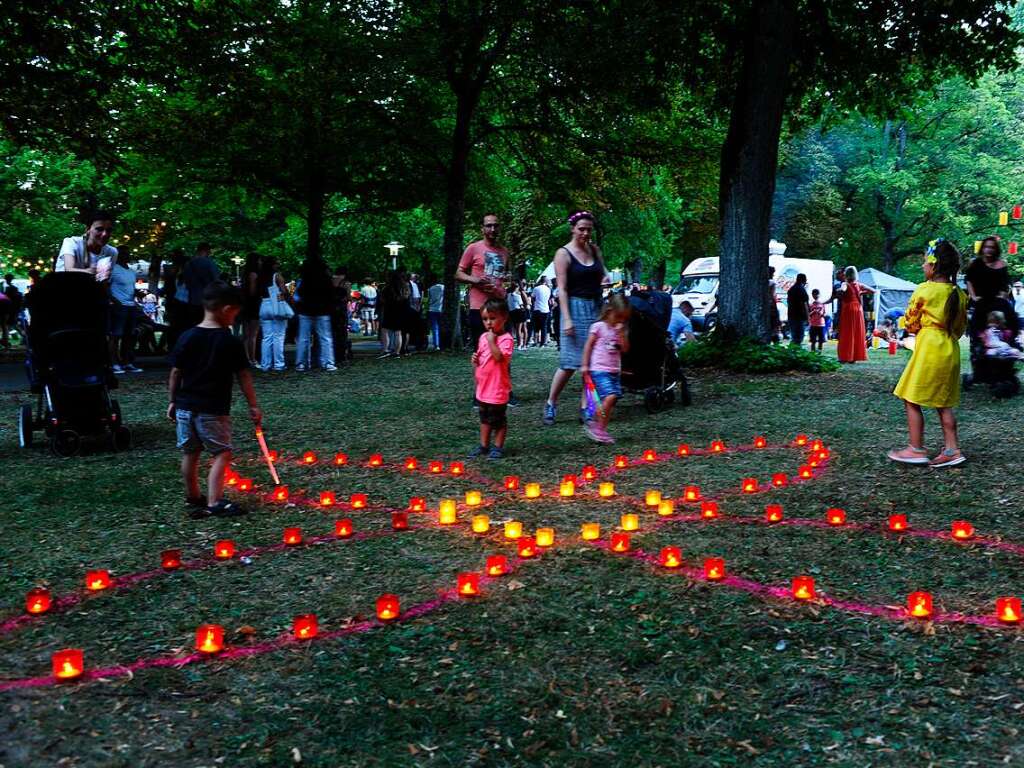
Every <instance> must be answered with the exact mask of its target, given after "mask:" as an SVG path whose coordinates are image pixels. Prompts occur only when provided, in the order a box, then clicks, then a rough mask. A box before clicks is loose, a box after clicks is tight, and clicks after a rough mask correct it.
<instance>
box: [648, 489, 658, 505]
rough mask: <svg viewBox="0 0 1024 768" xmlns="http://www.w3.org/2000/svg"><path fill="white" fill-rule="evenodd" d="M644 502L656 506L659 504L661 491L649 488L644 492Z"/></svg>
mask: <svg viewBox="0 0 1024 768" xmlns="http://www.w3.org/2000/svg"><path fill="white" fill-rule="evenodd" d="M644 504H646V505H647V506H648V507H657V506H658V505H659V504H661V491H656V490H653V489H652V490H649V491H647V492H646V493H645V494H644Z"/></svg>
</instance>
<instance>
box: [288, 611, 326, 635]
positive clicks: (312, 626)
mask: <svg viewBox="0 0 1024 768" xmlns="http://www.w3.org/2000/svg"><path fill="white" fill-rule="evenodd" d="M319 633H320V625H319V624H318V623H317V620H316V614H315V613H304V614H302V615H301V616H296V617H295V618H294V619H292V635H293V636H294V637H295V639H296V640H312V639H313V638H314V637H316V636H317V635H318V634H319Z"/></svg>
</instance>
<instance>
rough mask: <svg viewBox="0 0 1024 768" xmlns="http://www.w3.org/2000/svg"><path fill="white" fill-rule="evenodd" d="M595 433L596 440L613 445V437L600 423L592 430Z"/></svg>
mask: <svg viewBox="0 0 1024 768" xmlns="http://www.w3.org/2000/svg"><path fill="white" fill-rule="evenodd" d="M594 431H595V432H596V433H597V441H598V442H599V443H604V444H605V445H615V438H613V437H612V436H611V435H609V434H608V430H607V429H605V428H604V427H602V426H601V425H600V424H598V425H597V428H596V429H595V430H594Z"/></svg>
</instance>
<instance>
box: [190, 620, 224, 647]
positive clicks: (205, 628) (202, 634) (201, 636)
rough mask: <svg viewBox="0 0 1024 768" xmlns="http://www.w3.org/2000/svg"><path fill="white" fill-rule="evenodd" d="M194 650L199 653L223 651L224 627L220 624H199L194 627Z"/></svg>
mask: <svg viewBox="0 0 1024 768" xmlns="http://www.w3.org/2000/svg"><path fill="white" fill-rule="evenodd" d="M196 650H197V651H199V652H200V653H220V652H221V651H223V650H224V627H222V626H221V625H220V624H200V625H199V626H198V627H197V628H196Z"/></svg>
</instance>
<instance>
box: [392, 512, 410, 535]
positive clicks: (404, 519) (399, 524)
mask: <svg viewBox="0 0 1024 768" xmlns="http://www.w3.org/2000/svg"><path fill="white" fill-rule="evenodd" d="M391 527H392V528H393V529H394V530H396V531H407V530H409V513H408V512H401V511H396V512H392V513H391Z"/></svg>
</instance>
